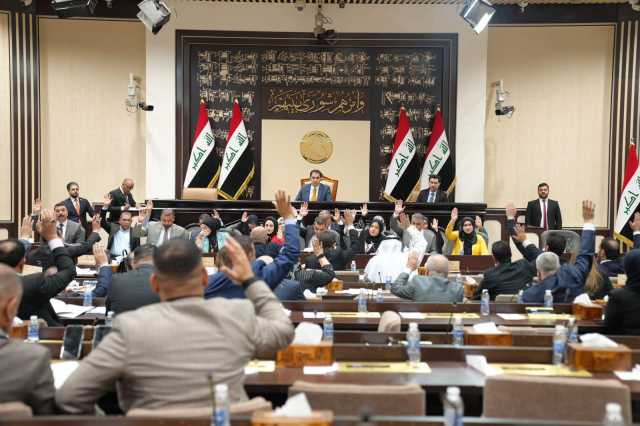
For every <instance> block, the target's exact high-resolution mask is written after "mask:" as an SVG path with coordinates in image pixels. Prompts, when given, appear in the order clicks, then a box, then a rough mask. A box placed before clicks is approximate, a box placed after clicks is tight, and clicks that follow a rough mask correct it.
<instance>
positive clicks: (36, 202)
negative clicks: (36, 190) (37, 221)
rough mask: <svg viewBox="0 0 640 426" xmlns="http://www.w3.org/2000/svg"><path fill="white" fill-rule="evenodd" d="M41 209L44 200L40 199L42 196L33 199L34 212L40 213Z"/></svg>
mask: <svg viewBox="0 0 640 426" xmlns="http://www.w3.org/2000/svg"><path fill="white" fill-rule="evenodd" d="M40 210H42V200H40V198H36V199H35V200H33V212H34V213H40Z"/></svg>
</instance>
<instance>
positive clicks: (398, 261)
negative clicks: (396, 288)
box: [364, 235, 407, 283]
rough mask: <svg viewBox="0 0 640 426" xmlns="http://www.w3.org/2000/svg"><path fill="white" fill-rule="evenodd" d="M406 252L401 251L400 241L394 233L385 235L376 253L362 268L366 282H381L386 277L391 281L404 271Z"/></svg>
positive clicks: (384, 280)
mask: <svg viewBox="0 0 640 426" xmlns="http://www.w3.org/2000/svg"><path fill="white" fill-rule="evenodd" d="M406 263H407V253H403V252H402V242H401V241H400V240H399V239H398V237H397V236H395V235H388V236H386V237H385V238H384V239H383V240H382V242H381V243H380V246H379V247H378V251H377V252H376V255H375V256H373V257H372V258H371V259H369V262H367V265H366V266H365V268H364V279H365V281H367V282H372V283H383V282H386V280H387V278H388V279H389V280H390V281H391V282H393V281H394V280H395V279H396V277H397V276H398V275H399V274H400V273H401V272H403V271H404V269H405V266H404V265H406Z"/></svg>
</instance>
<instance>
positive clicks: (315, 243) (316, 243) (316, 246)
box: [311, 238, 324, 257]
mask: <svg viewBox="0 0 640 426" xmlns="http://www.w3.org/2000/svg"><path fill="white" fill-rule="evenodd" d="M311 247H313V254H315V255H316V257H319V256H322V255H323V254H324V249H323V248H322V244H321V243H320V240H319V239H318V238H314V239H312V240H311Z"/></svg>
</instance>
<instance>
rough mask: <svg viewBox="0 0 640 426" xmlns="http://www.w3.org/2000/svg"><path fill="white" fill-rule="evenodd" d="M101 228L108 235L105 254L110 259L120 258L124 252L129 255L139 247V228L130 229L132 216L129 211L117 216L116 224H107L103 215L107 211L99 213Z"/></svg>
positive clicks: (103, 210) (103, 209)
mask: <svg viewBox="0 0 640 426" xmlns="http://www.w3.org/2000/svg"><path fill="white" fill-rule="evenodd" d="M100 214H101V218H102V227H103V228H104V230H105V231H106V232H107V234H108V235H109V240H108V242H107V252H108V253H109V255H110V256H111V257H118V256H122V255H123V254H124V252H125V251H126V252H127V253H131V252H132V251H134V250H135V249H136V247H138V246H139V245H140V234H139V230H138V229H137V228H139V226H136V227H135V228H132V227H131V223H132V222H133V216H132V215H131V212H130V211H127V210H125V211H123V212H122V213H121V214H120V215H119V216H118V223H110V222H107V220H106V218H105V215H106V214H107V210H106V209H105V208H104V207H103V208H102V211H101V213H100Z"/></svg>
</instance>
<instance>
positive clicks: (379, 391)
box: [289, 381, 426, 416]
mask: <svg viewBox="0 0 640 426" xmlns="http://www.w3.org/2000/svg"><path fill="white" fill-rule="evenodd" d="M298 393H304V394H306V396H307V399H308V400H309V404H310V405H311V408H312V409H314V410H331V411H333V414H334V415H359V414H360V413H362V412H363V411H367V412H369V413H371V414H375V415H388V416H399V415H404V416H424V415H425V413H426V399H425V392H424V390H422V388H421V387H420V386H419V385H416V384H412V385H398V386H392V385H353V384H338V383H310V382H303V381H297V382H295V383H294V384H293V385H292V386H291V387H290V388H289V396H293V395H296V394H298Z"/></svg>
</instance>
